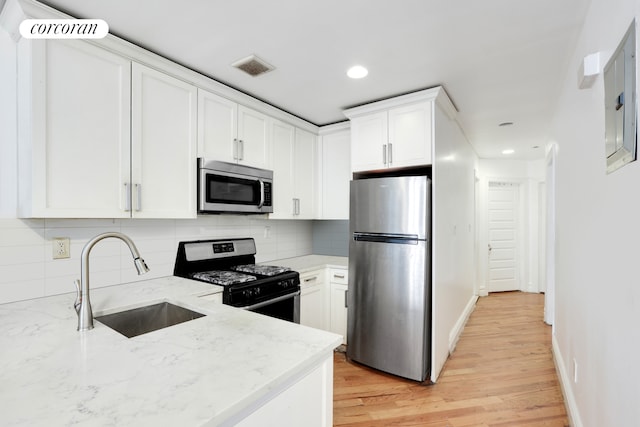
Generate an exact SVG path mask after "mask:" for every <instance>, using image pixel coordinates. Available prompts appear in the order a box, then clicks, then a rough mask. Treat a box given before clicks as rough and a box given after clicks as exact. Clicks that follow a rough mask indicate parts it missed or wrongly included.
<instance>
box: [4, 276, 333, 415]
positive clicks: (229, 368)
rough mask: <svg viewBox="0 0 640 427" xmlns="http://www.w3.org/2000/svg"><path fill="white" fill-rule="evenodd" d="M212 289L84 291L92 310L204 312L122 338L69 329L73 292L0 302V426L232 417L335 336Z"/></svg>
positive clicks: (138, 286)
mask: <svg viewBox="0 0 640 427" xmlns="http://www.w3.org/2000/svg"><path fill="white" fill-rule="evenodd" d="M219 291H221V289H220V288H219V287H217V286H212V285H208V284H204V283H200V282H196V281H193V280H188V279H183V278H178V277H173V276H171V277H166V278H160V279H152V280H147V281H141V282H135V283H130V284H123V285H119V286H111V287H106V288H100V289H95V290H92V291H91V303H92V306H93V312H94V315H95V316H98V315H102V314H109V313H112V312H117V311H122V310H125V309H129V308H136V307H140V306H144V305H150V304H152V303H157V302H162V301H169V302H172V303H174V304H178V305H181V306H183V307H186V308H189V309H192V310H195V311H199V312H201V313H204V314H206V316H204V317H201V318H199V319H195V320H192V321H189V322H185V323H182V324H179V325H175V326H171V327H169V328H165V329H160V330H158V331H154V332H151V333H148V334H144V335H140V336H138V337H134V338H131V339H128V338H126V337H124V336H123V335H120V334H119V333H117V332H115V331H114V330H112V329H110V328H108V327H107V326H105V325H103V324H102V323H100V322H98V321H96V322H95V329H93V330H91V331H87V332H83V333H80V332H77V331H76V327H77V316H76V313H75V311H74V309H73V302H74V299H75V293H73V294H64V295H58V296H53V297H47V298H39V299H34V300H29V301H21V302H16V303H10V304H2V305H0V349H1V350H0V362H1V365H2V369H1V370H0V402H1V406H2V409H1V410H0V425H11V426H30V427H31V426H69V425H82V426H176V425H179V426H183V427H189V426H200V425H208V426H209V425H210V426H217V425H231V424H233V423H234V422H237V421H238V419H240V418H242V417H244V416H245V415H247V414H248V413H250V412H251V411H252V410H254V409H256V407H257V406H258V405H260V404H262V403H264V400H265V398H268V397H269V396H271V395H273V394H274V393H276V392H278V391H279V390H280V389H283V388H284V387H286V386H287V385H288V384H291V382H293V381H296V380H297V379H298V378H300V377H302V376H303V375H305V374H306V373H307V372H309V371H310V370H311V369H313V367H315V366H317V365H318V364H319V363H320V362H321V361H322V360H324V359H326V358H327V357H330V355H331V354H332V351H333V349H334V348H335V347H337V346H338V345H340V343H341V342H342V338H341V337H340V336H339V335H336V334H332V333H329V332H324V331H320V330H317V329H312V328H307V327H305V326H301V325H296V324H293V323H289V322H284V321H281V320H278V319H273V318H270V317H266V316H262V315H259V314H256V313H252V312H247V311H244V310H239V309H236V308H233V307H229V306H226V305H222V304H219V303H215V302H212V301H206V300H204V299H202V298H199V296H203V295H206V294H211V293H213V292H219Z"/></svg>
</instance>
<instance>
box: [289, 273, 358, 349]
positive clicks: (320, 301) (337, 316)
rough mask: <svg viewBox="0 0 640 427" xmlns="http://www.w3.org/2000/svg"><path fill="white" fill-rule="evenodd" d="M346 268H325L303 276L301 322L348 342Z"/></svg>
mask: <svg viewBox="0 0 640 427" xmlns="http://www.w3.org/2000/svg"><path fill="white" fill-rule="evenodd" d="M347 283H348V270H347V269H346V268H335V267H333V268H322V269H318V270H313V271H310V272H307V273H303V274H302V275H300V289H301V290H300V324H301V325H305V326H311V327H312V328H317V329H323V330H325V331H329V332H333V333H335V334H340V335H342V337H343V338H342V343H343V344H346V343H347Z"/></svg>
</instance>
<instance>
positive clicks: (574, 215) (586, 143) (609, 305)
mask: <svg viewBox="0 0 640 427" xmlns="http://www.w3.org/2000/svg"><path fill="white" fill-rule="evenodd" d="M639 12H640V2H639V1H638V0H591V6H590V9H589V12H588V14H587V18H586V20H585V24H584V28H583V30H582V33H581V35H580V36H579V39H578V40H577V44H576V46H575V50H574V52H573V54H572V56H571V57H570V58H568V70H567V73H566V78H565V79H564V82H563V84H562V87H561V88H560V90H559V99H558V104H557V109H556V111H555V114H554V125H553V128H552V133H553V135H552V136H553V140H554V141H555V142H557V144H558V154H557V169H556V171H557V175H556V242H557V244H556V279H555V286H556V310H555V323H554V329H553V340H554V354H555V357H556V360H557V363H558V365H559V370H560V374H561V380H562V382H563V386H564V389H565V391H566V394H567V403H568V405H569V408H570V412H571V414H572V417H573V424H574V425H575V426H589V427H602V426H632V425H638V422H639V420H640V369H639V368H638V361H639V360H640V267H639V266H640V263H639V260H640V226H639V219H640V161H636V162H634V163H632V164H630V165H627V166H625V167H623V168H622V169H620V170H618V171H616V172H613V173H612V174H610V175H607V174H606V173H605V148H604V101H603V95H604V90H603V80H602V76H599V77H598V79H597V81H596V83H595V85H594V86H593V87H592V88H591V89H583V90H579V89H578V88H577V81H576V74H577V70H578V67H579V64H580V61H581V60H582V58H583V57H585V56H586V55H588V54H591V53H594V52H605V54H604V60H605V62H606V61H607V60H608V58H609V57H610V55H611V53H613V51H614V50H615V48H616V46H617V45H618V43H619V41H620V40H621V38H622V36H623V35H624V33H625V32H626V30H627V28H628V26H629V24H630V23H631V21H632V19H633V18H634V17H636V18H637V17H638V16H639ZM637 45H638V44H637ZM636 61H637V59H636ZM574 360H575V362H576V364H577V381H574V378H573V370H574Z"/></svg>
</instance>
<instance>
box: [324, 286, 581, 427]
mask: <svg viewBox="0 0 640 427" xmlns="http://www.w3.org/2000/svg"><path fill="white" fill-rule="evenodd" d="M543 308H544V295H542V294H528V293H522V292H504V293H494V294H490V295H489V296H488V297H484V298H480V299H479V300H478V303H477V306H476V309H475V311H474V312H473V313H472V315H471V317H470V318H469V322H468V323H467V325H466V327H465V329H464V331H463V333H462V336H461V338H460V341H459V342H458V345H457V347H456V349H455V351H454V352H453V354H452V355H451V357H450V358H449V360H448V361H447V363H446V365H445V367H444V370H443V371H442V374H441V376H440V378H439V380H438V383H437V384H435V385H431V386H422V385H419V384H416V383H414V382H412V381H408V380H403V379H399V378H397V377H393V376H390V375H387V374H384V373H380V372H378V371H374V370H372V369H369V368H366V367H364V366H361V365H357V364H354V363H351V362H347V361H346V360H345V356H344V354H343V353H336V355H335V357H334V361H335V363H334V425H336V426H352V427H355V426H362V427H364V426H371V427H374V426H385V427H387V426H403V427H407V426H429V427H435V426H440V427H445V426H446V427H462V426H485V427H488V426H491V427H497V426H504V427H506V426H513V427H516V426H518V427H526V426H528V427H533V426H551V427H556V426H557V427H565V426H568V425H569V423H568V419H567V414H566V411H565V407H564V402H563V397H562V393H561V390H560V385H559V382H558V378H557V376H556V371H555V367H554V364H553V359H552V354H551V327H550V326H548V325H546V324H545V323H544V322H543Z"/></svg>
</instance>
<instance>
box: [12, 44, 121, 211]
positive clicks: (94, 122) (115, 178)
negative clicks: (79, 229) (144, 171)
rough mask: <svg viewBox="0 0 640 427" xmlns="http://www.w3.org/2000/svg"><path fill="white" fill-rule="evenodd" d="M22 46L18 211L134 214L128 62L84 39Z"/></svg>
mask: <svg viewBox="0 0 640 427" xmlns="http://www.w3.org/2000/svg"><path fill="white" fill-rule="evenodd" d="M24 43H25V47H28V46H30V47H31V48H32V50H31V51H30V52H29V53H30V59H31V60H30V61H29V60H23V61H21V62H20V70H19V76H20V78H26V79H27V81H24V80H23V81H22V82H21V85H20V86H19V91H20V92H19V93H20V97H19V103H20V105H21V108H20V110H19V111H20V114H21V113H22V112H27V116H25V115H21V116H20V117H19V123H20V124H19V126H21V129H22V130H26V129H29V130H28V131H25V132H20V133H19V135H20V147H21V153H20V154H21V155H20V159H19V162H20V168H19V170H20V182H21V187H22V188H21V199H20V215H21V216H26V217H66V218H120V217H127V216H129V213H128V212H125V210H124V208H125V203H126V196H125V186H124V184H125V183H126V182H128V180H129V146H130V108H131V107H130V105H131V103H130V99H131V98H130V82H131V63H130V61H129V60H127V59H124V58H122V57H120V56H118V55H115V54H113V53H111V52H108V51H106V50H103V49H101V48H98V47H96V46H94V45H91V44H88V43H85V42H83V41H79V40H73V41H63V40H46V41H45V40H37V41H24ZM29 77H30V78H29ZM26 88H31V93H30V94H29V93H28V92H29V91H28V90H27V91H26V92H24V91H22V89H26ZM29 95H30V96H29ZM23 103H25V105H23ZM29 113H30V114H31V116H29ZM23 154H25V155H23Z"/></svg>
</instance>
